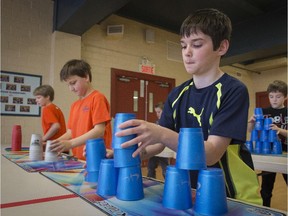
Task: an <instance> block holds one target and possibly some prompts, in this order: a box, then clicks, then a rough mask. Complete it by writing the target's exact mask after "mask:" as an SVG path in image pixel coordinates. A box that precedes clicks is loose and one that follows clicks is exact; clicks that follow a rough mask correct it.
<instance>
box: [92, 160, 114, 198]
mask: <svg viewBox="0 0 288 216" xmlns="http://www.w3.org/2000/svg"><path fill="white" fill-rule="evenodd" d="M117 171H118V170H117V168H115V167H114V160H113V159H102V161H101V164H100V170H99V177H98V185H97V194H99V195H100V196H114V195H116V189H117V179H118V172H117Z"/></svg>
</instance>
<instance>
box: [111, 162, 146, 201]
mask: <svg viewBox="0 0 288 216" xmlns="http://www.w3.org/2000/svg"><path fill="white" fill-rule="evenodd" d="M116 198H117V199H119V200H126V201H133V200H140V199H143V198H144V190H143V182H142V172H141V167H140V166H132V167H131V166H130V167H121V168H119V174H118V184H117V191H116Z"/></svg>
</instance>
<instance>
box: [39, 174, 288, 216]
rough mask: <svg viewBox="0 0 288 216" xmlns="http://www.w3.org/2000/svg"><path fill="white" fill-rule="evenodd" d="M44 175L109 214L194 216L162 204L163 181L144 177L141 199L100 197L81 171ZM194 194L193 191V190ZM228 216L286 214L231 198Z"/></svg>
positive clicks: (94, 185) (93, 185)
mask: <svg viewBox="0 0 288 216" xmlns="http://www.w3.org/2000/svg"><path fill="white" fill-rule="evenodd" d="M40 174H42V175H43V176H45V177H47V178H48V179H50V180H52V181H54V182H55V183H57V184H59V185H61V186H63V187H64V188H66V189H68V190H69V191H71V192H73V193H75V194H77V195H78V196H80V197H81V198H83V199H84V200H85V201H87V202H89V203H90V204H92V205H93V206H95V207H97V208H98V209H100V210H102V211H103V212H105V213H106V214H107V215H125V216H127V215H133V216H135V215H136V216H137V215H149V216H154V215H175V216H176V215H177V216H178V215H190V216H191V215H195V216H196V213H194V211H193V208H191V209H188V210H174V209H167V208H164V207H163V206H162V195H163V190H164V184H163V182H159V181H156V180H154V179H149V178H146V177H143V188H144V199H142V200H138V201H122V200H119V199H117V198H116V197H115V196H111V197H101V196H99V195H97V194H96V189H97V184H96V183H89V182H85V181H84V171H81V172H78V173H77V172H69V173H68V172H66V173H65V172H53V173H52V172H41V173H40ZM193 193H194V191H193ZM226 215H227V216H230V215H231V216H232V215H233V216H243V215H245V216H250V215H251V216H255V215H257V216H261V215H263V216H264V215H265V216H267V215H271V216H272V215H273V216H278V215H279V216H280V215H281V216H283V215H286V214H284V213H281V212H278V211H276V210H275V211H274V210H271V209H267V208H262V207H258V206H254V205H249V204H246V203H242V202H239V201H235V200H232V199H228V214H226Z"/></svg>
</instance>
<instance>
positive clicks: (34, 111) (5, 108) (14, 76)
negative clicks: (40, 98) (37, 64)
mask: <svg viewBox="0 0 288 216" xmlns="http://www.w3.org/2000/svg"><path fill="white" fill-rule="evenodd" d="M41 84H42V76H38V75H33V74H24V73H17V72H9V71H1V83H0V89H1V115H13V116H40V115H41V108H40V107H39V106H38V105H37V103H36V100H35V97H34V95H33V91H34V89H35V88H36V87H38V86H40V85H41Z"/></svg>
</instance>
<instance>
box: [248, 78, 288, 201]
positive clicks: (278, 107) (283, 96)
mask: <svg viewBox="0 0 288 216" xmlns="http://www.w3.org/2000/svg"><path fill="white" fill-rule="evenodd" d="M267 92H268V97H269V102H270V107H267V108H263V109H262V110H263V115H264V118H272V119H273V124H271V125H270V129H271V130H276V131H277V134H278V137H279V139H280V140H281V144H282V149H283V151H285V152H287V135H288V130H287V124H288V116H287V107H285V105H284V103H285V100H287V84H286V83H285V82H283V81H280V80H275V81H274V82H273V83H271V84H269V86H268V88H267ZM254 125H255V117H254V116H252V117H251V118H250V119H249V121H248V130H249V131H252V130H253V128H254ZM275 177H276V173H271V172H264V171H263V172H262V184H261V191H260V192H261V196H262V199H263V205H264V206H268V207H270V205H271V198H272V191H273V187H274V182H275ZM283 177H284V180H285V181H286V184H287V174H283Z"/></svg>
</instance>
